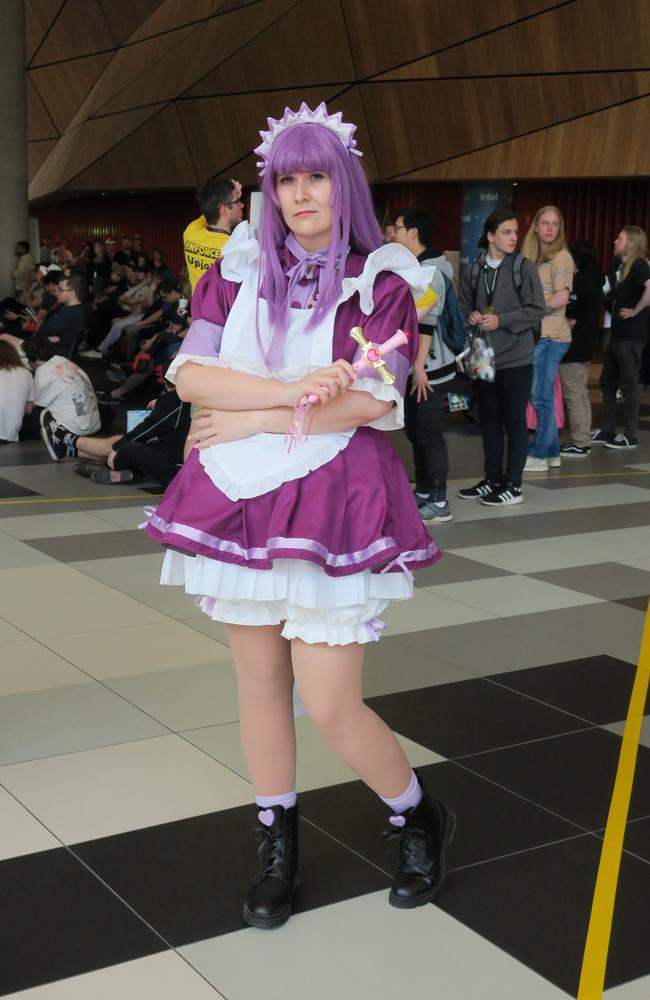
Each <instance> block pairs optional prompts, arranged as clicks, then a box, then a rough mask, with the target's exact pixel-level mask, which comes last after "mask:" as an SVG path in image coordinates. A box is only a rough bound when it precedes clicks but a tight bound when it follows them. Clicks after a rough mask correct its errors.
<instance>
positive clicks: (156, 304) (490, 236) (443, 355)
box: [0, 179, 650, 523]
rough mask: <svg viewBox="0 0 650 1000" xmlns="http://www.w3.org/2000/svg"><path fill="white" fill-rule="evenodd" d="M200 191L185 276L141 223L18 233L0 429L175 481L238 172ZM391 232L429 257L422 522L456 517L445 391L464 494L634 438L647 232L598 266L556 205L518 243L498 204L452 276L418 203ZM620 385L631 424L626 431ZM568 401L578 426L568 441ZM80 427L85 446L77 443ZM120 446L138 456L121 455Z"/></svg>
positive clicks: (127, 473) (511, 495)
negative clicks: (143, 401) (487, 352)
mask: <svg viewBox="0 0 650 1000" xmlns="http://www.w3.org/2000/svg"><path fill="white" fill-rule="evenodd" d="M197 203H198V206H199V209H200V213H201V214H200V215H199V217H198V218H197V219H195V220H193V221H192V222H191V223H189V225H188V226H187V228H186V230H185V232H184V234H183V246H184V253H185V262H186V267H185V269H184V272H183V275H182V276H181V278H180V279H179V278H178V277H177V276H176V275H174V274H173V273H171V271H170V270H169V268H168V267H167V265H166V264H165V261H164V255H163V253H162V251H161V250H160V249H159V248H154V249H153V250H152V251H151V253H148V252H147V250H146V249H145V247H144V243H143V240H142V237H141V235H140V234H138V233H136V234H134V235H133V236H123V237H122V238H121V240H120V243H119V245H118V244H117V242H116V241H115V240H112V239H106V240H103V239H97V240H95V241H93V242H85V243H83V245H82V246H81V248H80V252H79V254H78V255H77V256H75V255H74V254H73V253H72V252H71V250H70V249H69V248H68V246H67V243H66V241H65V240H63V239H59V238H57V239H55V240H52V238H51V237H50V236H44V237H43V240H42V243H41V246H40V247H39V251H38V254H37V257H38V263H36V264H34V261H33V257H32V254H31V252H30V246H29V243H27V242H25V241H19V242H18V243H17V244H16V248H15V253H16V266H15V270H14V274H13V277H14V288H15V291H14V296H13V297H12V298H8V299H5V300H4V301H3V302H2V303H0V330H1V332H0V379H1V380H2V385H3V387H4V389H3V392H2V397H1V399H2V402H1V403H0V440H7V441H11V440H17V439H18V437H23V438H34V437H38V436H39V435H42V436H43V438H44V440H45V442H46V444H47V446H48V450H49V452H50V454H51V455H52V457H53V458H56V459H57V460H59V459H61V458H63V457H74V456H77V455H78V456H80V457H81V458H82V459H83V461H80V462H78V463H77V464H76V465H75V466H74V471H75V472H76V473H77V474H79V475H82V476H86V477H88V478H92V479H93V480H94V481H97V482H131V481H133V480H134V479H138V478H140V477H142V476H145V477H147V478H153V479H154V480H155V481H156V482H158V483H160V484H161V485H163V486H165V485H167V483H168V482H169V481H170V479H171V478H173V475H174V474H175V472H176V471H177V469H178V467H179V465H180V464H181V463H182V460H183V442H182V441H181V440H180V438H181V437H182V432H183V430H184V432H185V433H187V430H188V428H189V425H190V421H189V414H188V413H186V412H185V410H187V408H185V409H184V408H183V406H182V404H181V401H180V400H178V397H177V396H176V395H175V392H174V391H173V388H172V387H171V386H170V385H169V384H168V383H166V382H165V377H164V374H165V371H166V370H167V368H168V367H169V365H170V364H171V362H172V360H173V359H174V357H175V356H176V354H177V352H178V350H179V348H180V347H181V345H182V343H183V340H184V338H185V335H186V333H187V331H188V329H189V326H190V324H191V321H192V317H191V306H190V300H191V296H192V293H193V292H194V289H195V287H196V285H197V283H198V281H199V279H200V277H201V276H202V275H203V274H205V273H206V272H207V271H208V270H209V269H210V267H211V266H212V265H213V264H214V262H215V261H216V260H219V258H220V257H221V255H222V252H223V248H224V247H225V245H226V243H227V241H228V239H229V237H230V235H231V233H232V231H233V229H234V228H235V227H236V226H237V225H238V223H239V222H240V221H241V219H242V215H243V208H244V204H243V201H242V189H241V185H240V184H239V182H237V181H234V180H225V179H212V180H210V181H208V182H206V183H205V184H204V185H202V186H201V187H200V188H199V190H198V191H197ZM382 235H383V240H384V242H385V243H386V244H389V243H397V244H401V245H402V246H405V247H407V248H408V249H409V250H410V251H411V252H412V253H413V254H414V256H415V257H416V258H417V260H418V262H419V264H420V265H421V267H423V268H424V267H427V266H431V265H435V268H436V273H435V278H434V280H433V282H432V286H431V288H430V289H429V291H428V293H427V294H426V295H424V296H422V297H420V299H419V300H418V301H417V302H416V306H417V314H418V321H419V332H420V349H419V353H418V356H417V358H416V359H415V363H414V365H413V367H412V370H411V373H410V375H409V385H408V391H407V394H406V399H405V431H406V434H407V437H408V439H409V442H410V444H411V446H412V450H413V461H414V468H415V495H416V499H417V502H418V507H419V510H420V514H421V517H422V519H423V521H424V522H425V523H440V522H445V521H450V520H452V519H453V514H452V510H451V506H450V503H449V499H448V496H447V479H448V475H449V456H448V450H447V445H446V442H445V435H444V430H443V420H444V414H445V411H446V410H447V409H448V408H449V401H450V400H451V399H455V400H457V399H461V400H466V402H465V405H466V406H471V413H472V414H473V416H474V418H475V419H476V420H477V421H478V423H479V424H480V426H481V432H482V437H483V447H484V472H483V477H482V478H481V479H480V480H479V481H478V482H477V483H476V485H474V486H472V487H468V488H465V489H461V490H459V491H458V497H459V498H461V499H472V500H479V501H480V502H481V503H482V504H484V505H486V506H499V507H501V506H509V505H511V504H517V503H521V502H522V501H523V487H522V482H523V478H524V477H525V476H527V475H528V474H530V473H535V472H544V471H546V470H548V469H549V468H556V467H559V466H560V465H561V462H562V460H563V459H564V458H567V459H569V458H586V457H587V456H588V455H589V454H590V452H591V449H592V447H594V446H599V445H603V446H604V447H607V448H610V449H617V450H621V449H622V450H629V449H633V448H634V447H636V444H637V436H636V435H637V426H638V412H639V383H644V384H647V383H648V382H650V355H649V349H648V347H647V345H648V333H649V329H650V325H649V319H648V317H649V315H650V309H649V308H648V306H650V265H649V264H648V261H647V242H646V237H645V233H644V232H643V230H641V229H639V228H638V227H635V226H626V227H625V228H624V229H622V230H621V232H620V233H619V235H618V237H617V239H616V242H615V246H614V256H613V257H612V263H611V267H610V269H609V272H608V273H607V274H606V275H604V274H602V273H601V272H600V270H599V268H598V264H597V249H596V247H595V246H594V245H593V244H592V243H589V242H588V241H584V240H577V241H574V242H573V243H570V244H568V243H567V238H566V234H565V227H564V221H563V218H562V214H561V212H560V210H559V209H558V208H557V207H555V206H544V207H543V208H541V209H540V210H539V211H538V212H537V214H536V215H535V218H534V220H533V223H532V226H531V227H530V229H529V231H528V232H527V233H526V235H525V237H524V239H523V241H522V243H521V250H519V249H518V247H519V232H518V223H517V218H516V215H515V214H514V213H513V212H511V211H509V210H507V209H506V210H498V211H496V212H493V213H492V214H491V215H490V216H489V218H488V219H486V221H485V226H484V231H483V236H482V239H481V241H480V253H479V255H478V257H477V258H476V260H475V261H474V262H473V263H472V264H471V265H470V266H468V267H466V268H465V270H464V273H463V274H462V275H461V279H460V282H459V283H458V284H457V283H456V278H455V275H454V271H453V268H452V265H451V263H450V261H449V260H448V259H447V257H446V256H445V254H444V252H443V251H442V250H441V249H438V248H436V247H435V239H434V220H433V218H432V216H431V214H430V213H429V212H428V211H426V210H425V209H422V208H418V207H416V206H408V207H405V208H403V209H400V210H399V211H398V212H396V213H395V215H394V218H393V219H391V220H389V221H387V222H386V223H385V225H384V226H383V229H382ZM473 335H480V337H481V338H483V339H485V340H487V341H489V344H490V349H491V351H492V352H493V355H494V377H493V379H491V380H484V379H481V378H478V379H476V380H475V381H473V382H472V383H471V385H470V384H468V382H467V378H466V374H465V373H464V372H460V371H459V367H460V366H459V365H458V364H457V356H458V355H459V354H462V352H463V351H466V350H467V345H468V342H469V340H471V338H472V336H473ZM468 338H469V340H468ZM601 349H602V351H603V367H602V376H601V379H600V388H601V392H602V402H603V419H602V424H603V426H602V427H601V428H596V429H594V428H593V427H592V414H591V403H590V398H589V386H588V377H589V368H590V365H591V363H592V361H593V360H594V357H595V356H596V354H597V353H598V352H599V350H601ZM87 362H99V363H100V365H101V368H100V369H99V370H100V372H102V373H103V378H102V379H101V380H102V381H104V382H105V381H106V380H108V382H110V383H111V385H110V386H109V387H107V388H104V389H94V388H93V384H92V381H91V378H89V376H88V374H86V373H85V372H84V371H83V366H84V365H85V366H86V367H90V374H91V375H92V376H93V380H94V381H95V382H96V381H97V378H95V377H94V372H95V371H96V369H95V368H93V367H92V366H88V365H87V364H86V363H87ZM30 370H31V371H32V372H33V376H32V377H30V374H29V373H30ZM170 391H171V393H172V396H171V398H169V392H170ZM143 393H144V394H149V395H150V397H151V398H150V399H149V400H148V402H147V405H148V407H149V408H150V409H152V411H153V412H152V416H151V417H149V418H147V419H146V420H145V421H144V423H143V424H142V426H141V427H138V428H133V429H131V430H129V432H128V433H127V434H126V435H124V436H119V437H118V436H115V435H112V436H110V437H102V438H93V437H92V435H94V434H96V433H97V432H98V431H99V430H100V429H101V428H106V426H107V425H108V424H109V423H110V419H111V418H110V411H111V410H116V409H117V408H118V407H119V406H120V405H121V404H123V402H124V401H125V400H126V405H127V406H128V405H129V397H130V398H131V400H133V399H137V398H142V394H143ZM621 401H622V402H623V407H624V425H623V427H622V429H621V430H620V431H619V432H618V433H617V427H616V420H617V414H618V407H619V404H620V403H621ZM158 402H160V403H161V412H164V413H165V414H166V415H165V418H164V420H162V421H161V417H160V414H159V413H158ZM163 402H164V405H163ZM563 407H566V415H567V418H568V425H569V429H570V440H569V441H568V442H567V443H565V444H563V445H560V441H559V433H558V423H559V422H560V423H561V422H562V418H563V412H564V411H563ZM107 411H109V412H107ZM138 412H139V413H140V414H141V413H142V408H141V409H140V410H139V411H138ZM43 414H45V416H43ZM171 415H173V418H172V416H171ZM41 420H43V424H42V426H41ZM170 421H171V422H170ZM172 424H173V433H172V440H173V443H172V444H171V445H170V443H169V442H163V445H162V446H161V445H160V444H159V439H158V438H157V436H156V434H155V433H153V429H154V428H159V429H160V431H161V433H163V434H166V433H167V429H168V428H169V427H171V426H172ZM77 436H81V438H82V444H81V445H78V444H77V443H76V442H75V441H73V439H75V438H76V437H77ZM86 439H87V440H86ZM88 442H94V443H93V444H89V443H88ZM131 442H133V443H136V442H137V443H138V444H139V445H140V446H141V447H142V446H143V445H144V443H145V442H146V443H151V442H153V448H154V449H155V450H156V452H157V454H156V456H155V458H154V459H153V460H149V458H147V459H146V460H143V459H142V454H140V459H141V461H140V463H139V464H138V463H136V462H135V458H134V449H133V448H126V449H125V448H123V447H122V446H126V445H129V444H130V443H131ZM115 443H118V447H117V448H115V447H114V446H113V445H114V444H115ZM118 451H121V456H120V457H119V458H118V455H117V453H118ZM161 456H164V457H161ZM127 459H128V460H129V461H131V466H126V467H125V465H124V463H125V461H127ZM171 459H173V462H172V464H171V465H169V461H170V460H171ZM163 470H164V471H163Z"/></svg>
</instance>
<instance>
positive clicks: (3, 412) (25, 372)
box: [0, 339, 34, 441]
mask: <svg viewBox="0 0 650 1000" xmlns="http://www.w3.org/2000/svg"><path fill="white" fill-rule="evenodd" d="M33 398H34V386H33V380H32V373H31V372H30V371H29V369H28V368H26V367H25V365H24V364H23V362H22V359H21V357H20V354H19V353H18V351H17V349H16V348H15V347H14V345H13V344H10V343H9V342H8V341H6V340H2V339H0V441H17V440H18V435H19V433H20V427H21V424H22V422H23V417H24V416H25V409H26V407H27V404H28V402H29V401H30V400H32V399H33Z"/></svg>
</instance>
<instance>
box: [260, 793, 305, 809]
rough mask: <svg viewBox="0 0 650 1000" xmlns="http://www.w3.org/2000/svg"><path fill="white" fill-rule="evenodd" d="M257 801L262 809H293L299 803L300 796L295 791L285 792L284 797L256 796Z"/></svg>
mask: <svg viewBox="0 0 650 1000" xmlns="http://www.w3.org/2000/svg"><path fill="white" fill-rule="evenodd" d="M255 801H256V803H257V804H258V806H259V807H260V809H271V808H272V807H273V806H282V807H283V809H291V807H292V806H295V804H296V802H297V801H298V796H297V794H296V792H295V791H293V792H285V794H284V795H256V796H255Z"/></svg>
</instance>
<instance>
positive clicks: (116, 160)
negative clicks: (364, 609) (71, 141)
mask: <svg viewBox="0 0 650 1000" xmlns="http://www.w3.org/2000/svg"><path fill="white" fill-rule="evenodd" d="M104 120H105V119H104ZM188 183H189V184H190V185H191V186H192V187H194V186H196V184H197V183H198V182H197V179H196V174H195V171H194V166H193V164H192V160H191V159H190V156H189V153H188V150H187V146H186V144H185V141H184V139H183V130H182V128H181V125H180V122H179V120H178V115H177V113H176V109H175V107H174V106H173V105H170V106H169V107H166V108H164V109H163V110H162V111H161V112H160V113H159V114H157V115H155V116H154V117H153V118H151V119H150V120H149V121H147V122H145V123H144V124H143V125H142V126H141V127H140V128H139V129H137V130H136V131H134V132H133V133H132V134H131V135H129V136H127V137H126V138H125V139H123V140H122V141H121V142H120V143H119V144H117V145H115V146H114V147H113V148H112V149H111V150H110V151H109V152H108V153H106V155H104V156H102V158H101V160H98V161H97V162H96V163H92V164H91V165H90V166H88V167H87V168H86V169H85V170H83V171H82V172H81V173H79V174H77V176H75V177H72V178H71V179H70V181H69V182H68V183H67V184H66V185H65V189H66V190H73V191H97V190H102V191H105V190H111V189H113V190H115V189H117V190H125V189H130V188H136V187H139V188H150V187H165V188H178V187H187V186H188Z"/></svg>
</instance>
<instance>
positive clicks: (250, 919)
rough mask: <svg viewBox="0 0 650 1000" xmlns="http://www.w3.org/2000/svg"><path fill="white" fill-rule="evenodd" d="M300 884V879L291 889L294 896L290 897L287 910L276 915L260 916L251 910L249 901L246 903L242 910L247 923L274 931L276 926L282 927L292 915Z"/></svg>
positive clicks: (264, 929)
mask: <svg viewBox="0 0 650 1000" xmlns="http://www.w3.org/2000/svg"><path fill="white" fill-rule="evenodd" d="M299 885H300V879H298V880H297V881H296V883H295V885H294V887H293V889H292V890H291V893H292V898H291V899H290V901H289V905H288V906H287V908H286V910H283V911H282V913H280V914H278V915H277V916H275V917H260V916H258V915H257V914H256V913H253V911H252V910H249V908H248V903H244V909H243V912H242V916H243V918H244V922H245V923H247V924H248V926H249V927H259V928H260V930H263V931H272V930H274V928H276V927H282V925H283V924H286V922H287V920H288V919H289V917H290V916H291V911H292V904H293V893H294V892H295V891H296V890H297V889H298V886H299Z"/></svg>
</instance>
